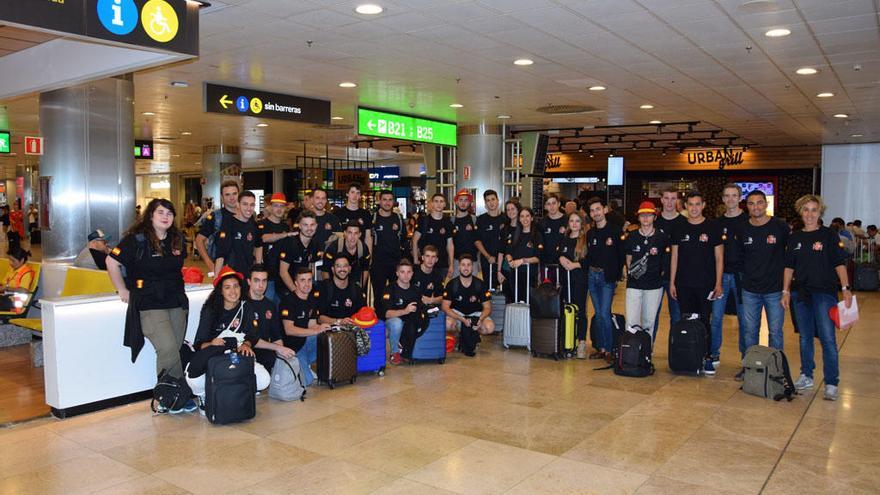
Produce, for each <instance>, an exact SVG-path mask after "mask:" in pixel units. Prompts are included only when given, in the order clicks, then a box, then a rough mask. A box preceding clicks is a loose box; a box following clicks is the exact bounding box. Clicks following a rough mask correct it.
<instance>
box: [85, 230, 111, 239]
mask: <svg viewBox="0 0 880 495" xmlns="http://www.w3.org/2000/svg"><path fill="white" fill-rule="evenodd" d="M96 239H102V240H105V241H109V240H110V236H109V235H107V234H105V233H104V231H103V230H101V229H95V231H94V232H92V233H91V234H89V240H90V241H94V240H96Z"/></svg>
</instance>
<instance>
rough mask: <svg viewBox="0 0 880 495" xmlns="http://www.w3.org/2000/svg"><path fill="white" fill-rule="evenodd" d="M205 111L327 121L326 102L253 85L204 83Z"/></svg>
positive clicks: (291, 119)
mask: <svg viewBox="0 0 880 495" xmlns="http://www.w3.org/2000/svg"><path fill="white" fill-rule="evenodd" d="M205 111H206V112H211V113H224V114H227V115H238V116H241V117H260V118H265V119H278V120H289V121H293V122H308V123H311V124H329V123H330V102H329V101H326V100H316V99H314V98H304V97H302V96H294V95H285V94H280V93H270V92H268V91H258V90H254V89H246V88H236V87H232V86H221V85H219V84H211V83H206V84H205Z"/></svg>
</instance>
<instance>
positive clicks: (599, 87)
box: [590, 85, 605, 91]
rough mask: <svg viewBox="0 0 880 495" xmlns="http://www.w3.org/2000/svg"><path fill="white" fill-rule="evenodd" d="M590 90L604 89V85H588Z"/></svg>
mask: <svg viewBox="0 0 880 495" xmlns="http://www.w3.org/2000/svg"><path fill="white" fill-rule="evenodd" d="M590 91H605V86H600V85H596V86H590Z"/></svg>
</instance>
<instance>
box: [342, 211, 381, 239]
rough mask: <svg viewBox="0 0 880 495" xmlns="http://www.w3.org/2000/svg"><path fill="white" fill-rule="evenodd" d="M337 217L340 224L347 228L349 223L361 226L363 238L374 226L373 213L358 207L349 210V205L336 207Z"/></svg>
mask: <svg viewBox="0 0 880 495" xmlns="http://www.w3.org/2000/svg"><path fill="white" fill-rule="evenodd" d="M333 213H334V214H336V218H338V219H339V225H340V226H341V227H342V228H345V226H346V225H348V224H349V223H356V224H358V225H360V226H361V234H363V235H362V236H361V239H364V238H366V231H368V230H370V229H372V228H373V215H371V214H370V212H369V211H367V210H365V209H363V208H358V209H357V210H349V209H348V207H347V206H344V205H343V206H342V207H340V208H336V210H334V211H333Z"/></svg>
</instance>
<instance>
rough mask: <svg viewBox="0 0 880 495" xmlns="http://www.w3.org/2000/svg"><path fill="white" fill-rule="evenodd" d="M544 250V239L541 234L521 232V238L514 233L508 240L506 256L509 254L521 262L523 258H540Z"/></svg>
mask: <svg viewBox="0 0 880 495" xmlns="http://www.w3.org/2000/svg"><path fill="white" fill-rule="evenodd" d="M543 249H544V244H543V239H542V236H541V233H540V232H537V231H534V230H533V231H532V232H520V234H519V237H517V236H516V233H515V232H514V233H513V234H512V235H511V236H510V238H509V239H507V248H506V249H505V250H504V253H505V254H509V255H510V256H511V257H513V259H515V260H519V259H523V258H540V256H541V251H542V250H543Z"/></svg>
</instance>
